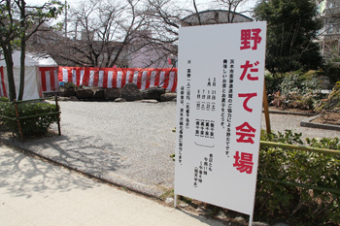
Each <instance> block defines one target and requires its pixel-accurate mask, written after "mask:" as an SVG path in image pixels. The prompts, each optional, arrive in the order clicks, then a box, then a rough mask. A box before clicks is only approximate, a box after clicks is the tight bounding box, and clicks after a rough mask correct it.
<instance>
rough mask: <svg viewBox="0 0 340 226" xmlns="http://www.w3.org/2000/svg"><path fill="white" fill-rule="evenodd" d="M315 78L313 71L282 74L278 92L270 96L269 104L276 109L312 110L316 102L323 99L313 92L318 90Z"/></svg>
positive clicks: (315, 74) (321, 95)
mask: <svg viewBox="0 0 340 226" xmlns="http://www.w3.org/2000/svg"><path fill="white" fill-rule="evenodd" d="M317 76H318V73H317V72H315V71H310V72H307V73H303V72H302V71H296V72H292V73H286V74H284V75H283V78H282V83H281V84H280V86H279V90H280V91H279V92H276V93H273V94H272V97H271V99H272V101H271V102H270V103H271V104H272V105H274V106H277V107H290V108H300V109H314V105H315V103H316V102H317V100H319V99H321V98H322V97H323V94H321V93H319V92H318V91H316V90H315V89H317V88H318V83H317V79H316V78H317Z"/></svg>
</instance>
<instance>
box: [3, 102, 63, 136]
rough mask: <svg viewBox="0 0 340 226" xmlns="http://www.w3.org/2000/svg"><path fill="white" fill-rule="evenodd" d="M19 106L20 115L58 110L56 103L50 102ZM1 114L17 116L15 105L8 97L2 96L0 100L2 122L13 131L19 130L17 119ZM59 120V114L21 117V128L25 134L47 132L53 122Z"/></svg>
mask: <svg viewBox="0 0 340 226" xmlns="http://www.w3.org/2000/svg"><path fill="white" fill-rule="evenodd" d="M17 106H18V112H19V116H20V117H26V116H33V115H41V114H45V113H52V112H56V105H53V104H49V103H21V104H18V105H17ZM1 116H7V117H11V118H16V114H15V106H14V104H13V103H11V102H9V101H7V99H6V98H1V100H0V120H1V123H2V124H3V125H4V126H5V127H6V128H8V129H9V130H10V131H12V132H15V133H18V132H19V127H18V122H17V120H10V119H8V118H5V117H1ZM57 121H58V115H44V116H37V117H33V118H28V119H20V123H21V128H22V132H23V134H24V135H33V134H45V133H46V132H47V130H48V128H49V127H50V125H51V123H54V122H57Z"/></svg>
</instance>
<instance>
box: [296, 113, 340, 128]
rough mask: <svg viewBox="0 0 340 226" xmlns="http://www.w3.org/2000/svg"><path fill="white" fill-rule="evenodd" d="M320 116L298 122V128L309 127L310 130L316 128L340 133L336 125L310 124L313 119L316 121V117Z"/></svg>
mask: <svg viewBox="0 0 340 226" xmlns="http://www.w3.org/2000/svg"><path fill="white" fill-rule="evenodd" d="M319 116H320V115H316V116H314V117H312V118H309V119H306V120H303V121H301V122H300V126H303V127H310V128H317V129H327V130H337V131H340V126H337V125H330V124H321V123H314V122H311V121H313V120H314V119H316V118H317V117H319Z"/></svg>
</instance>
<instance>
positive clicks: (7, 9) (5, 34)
mask: <svg viewBox="0 0 340 226" xmlns="http://www.w3.org/2000/svg"><path fill="white" fill-rule="evenodd" d="M12 7H14V3H13V2H11V1H10V0H1V1H0V36H1V39H0V46H1V49H2V52H3V55H4V58H5V62H6V65H7V67H6V69H7V75H8V87H9V99H10V100H11V101H12V100H14V99H16V92H15V84H14V76H13V59H12V48H13V47H12V42H13V41H14V40H15V39H16V38H17V37H18V36H19V34H20V32H19V29H18V28H19V24H18V22H17V21H16V20H15V19H14V16H13V10H12Z"/></svg>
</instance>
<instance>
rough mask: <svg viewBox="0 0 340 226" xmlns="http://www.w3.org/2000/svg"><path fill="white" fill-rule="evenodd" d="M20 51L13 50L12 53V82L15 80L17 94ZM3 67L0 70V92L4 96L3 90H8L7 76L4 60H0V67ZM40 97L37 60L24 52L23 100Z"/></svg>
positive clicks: (40, 89)
mask: <svg viewBox="0 0 340 226" xmlns="http://www.w3.org/2000/svg"><path fill="white" fill-rule="evenodd" d="M20 56H21V53H20V51H15V52H14V53H13V54H12V58H13V73H14V82H15V90H16V93H17V95H18V94H19V87H20ZM1 66H2V67H3V70H0V73H3V75H0V85H1V84H3V85H2V87H0V89H1V90H0V94H1V95H2V96H4V95H5V94H4V93H5V92H4V91H5V90H7V92H8V90H9V89H8V77H7V69H6V62H5V60H0V67H1ZM40 97H42V88H41V81H40V77H39V60H35V59H34V58H33V56H32V55H31V54H29V53H27V54H26V57H25V86H24V93H23V100H30V99H38V98H40Z"/></svg>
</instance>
